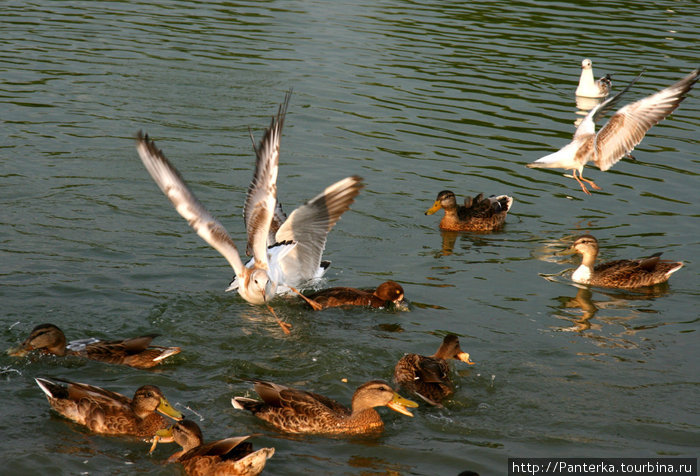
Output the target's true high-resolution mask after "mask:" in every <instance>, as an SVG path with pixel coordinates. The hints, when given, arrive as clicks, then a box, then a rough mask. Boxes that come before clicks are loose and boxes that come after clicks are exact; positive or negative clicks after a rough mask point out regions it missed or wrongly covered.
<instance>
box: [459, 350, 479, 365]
mask: <svg viewBox="0 0 700 476" xmlns="http://www.w3.org/2000/svg"><path fill="white" fill-rule="evenodd" d="M457 358H458V359H459V360H461V361H462V362H464V363H465V364H469V365H474V364H475V363H476V362H474V361H472V360H471V359H470V358H469V353H467V352H460V353H459V354H457Z"/></svg>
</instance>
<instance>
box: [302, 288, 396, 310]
mask: <svg viewBox="0 0 700 476" xmlns="http://www.w3.org/2000/svg"><path fill="white" fill-rule="evenodd" d="M305 300H306V302H307V303H309V305H310V306H311V307H313V309H314V310H316V311H319V310H321V309H328V308H329V307H341V306H364V307H373V308H389V307H394V308H396V309H399V310H407V309H408V303H407V301H406V300H405V299H404V294H403V288H402V287H401V285H400V284H399V283H396V282H394V281H386V282H384V283H382V284H380V285H379V286H377V289H375V290H374V291H372V290H364V289H357V288H346V287H335V288H328V289H322V290H320V291H316V292H314V293H311V294H307V295H306V299H305Z"/></svg>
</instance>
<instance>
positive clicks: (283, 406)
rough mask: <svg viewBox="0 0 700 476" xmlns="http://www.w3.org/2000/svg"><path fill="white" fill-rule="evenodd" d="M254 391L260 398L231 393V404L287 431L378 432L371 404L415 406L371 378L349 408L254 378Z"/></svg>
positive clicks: (399, 409) (400, 408)
mask: <svg viewBox="0 0 700 476" xmlns="http://www.w3.org/2000/svg"><path fill="white" fill-rule="evenodd" d="M255 391H256V392H257V394H258V395H260V398H262V401H259V400H254V399H252V398H245V397H234V398H233V399H232V400H231V403H232V404H233V407H234V408H237V409H239V410H248V411H250V412H252V413H253V414H254V415H255V416H257V417H258V418H260V419H262V420H265V421H266V422H268V423H270V424H271V425H273V426H274V427H276V428H277V429H279V430H282V431H284V432H287V433H320V434H335V435H361V434H371V433H379V432H381V431H382V430H383V429H384V423H383V422H382V419H381V417H380V416H379V413H377V411H376V410H375V409H374V407H381V406H387V407H389V408H391V409H392V410H394V411H397V412H399V413H403V414H404V415H407V416H413V414H412V413H411V412H409V411H408V410H407V409H406V407H410V408H415V407H417V406H418V404H417V403H416V402H412V401H411V400H407V399H405V398H403V397H402V396H400V395H399V394H398V393H396V392H395V391H394V390H393V389H392V388H391V387H390V386H389V384H388V383H386V382H384V381H382V380H371V381H369V382H367V383H365V384H363V385H360V386H359V387H358V388H357V390H355V394H354V395H353V396H352V409H348V408H346V407H345V406H343V405H341V404H340V403H338V402H336V401H335V400H331V399H330V398H327V397H324V396H323V395H319V394H317V393H312V392H306V391H303V390H296V389H293V388H290V387H285V386H283V385H278V384H275V383H272V382H264V381H256V382H255Z"/></svg>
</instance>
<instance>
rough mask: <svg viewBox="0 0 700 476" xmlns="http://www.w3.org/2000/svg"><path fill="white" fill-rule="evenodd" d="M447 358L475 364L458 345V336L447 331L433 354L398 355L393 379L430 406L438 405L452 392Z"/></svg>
mask: <svg viewBox="0 0 700 476" xmlns="http://www.w3.org/2000/svg"><path fill="white" fill-rule="evenodd" d="M448 359H454V360H460V361H462V362H465V363H467V364H469V365H473V364H474V362H472V361H471V360H470V359H469V354H467V353H466V352H464V351H463V350H462V349H461V348H460V346H459V338H458V337H457V336H456V335H454V334H448V335H446V336H445V338H444V339H443V341H442V344H441V345H440V347H439V348H438V350H437V352H435V353H434V354H433V355H430V356H424V355H419V354H406V355H404V356H403V357H401V359H400V360H399V361H398V362H397V364H396V367H394V382H395V383H396V384H397V385H400V386H402V387H403V388H405V389H406V390H407V391H409V392H412V393H415V394H416V395H418V396H419V397H421V398H422V399H423V400H425V401H426V402H428V403H430V404H431V405H439V404H440V402H441V401H442V400H444V399H445V398H447V397H448V396H450V395H452V393H453V392H454V389H453V388H452V379H451V378H450V366H449V365H448V363H447V360H448Z"/></svg>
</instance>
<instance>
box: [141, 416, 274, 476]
mask: <svg viewBox="0 0 700 476" xmlns="http://www.w3.org/2000/svg"><path fill="white" fill-rule="evenodd" d="M248 438H250V436H239V437H236V438H226V439H224V440H219V441H214V442H211V443H207V444H204V438H203V437H202V430H200V429H199V426H197V424H196V423H195V422H193V421H191V420H182V421H179V422H177V423H175V425H173V426H172V427H170V428H168V429H165V430H159V431H158V432H157V433H156V436H155V437H154V438H153V445H152V446H151V451H150V452H151V453H152V452H153V450H155V448H156V445H157V444H158V442H159V441H163V442H171V441H175V442H176V443H177V444H178V445H180V446H182V450H181V451H178V452H177V453H175V454H173V455H172V456H171V457H170V458H168V463H175V462H178V463H181V464H182V465H183V466H184V467H185V472H187V474H188V475H190V476H205V475H230V476H255V475H256V474H260V473H261V472H262V470H263V468H264V467H265V463H266V462H267V460H268V459H269V458H271V457H272V455H273V454H275V449H274V448H262V449H259V450H257V451H253V445H252V444H251V443H250V442H247V441H246V440H247V439H248Z"/></svg>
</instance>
